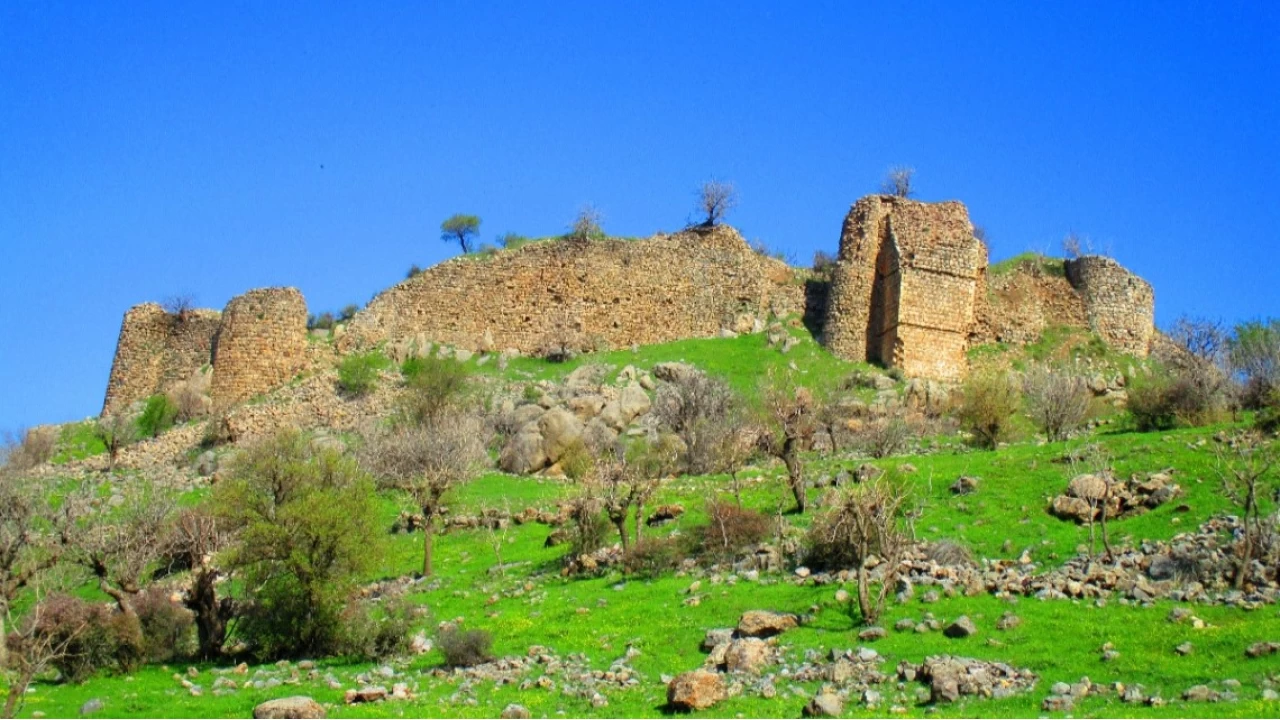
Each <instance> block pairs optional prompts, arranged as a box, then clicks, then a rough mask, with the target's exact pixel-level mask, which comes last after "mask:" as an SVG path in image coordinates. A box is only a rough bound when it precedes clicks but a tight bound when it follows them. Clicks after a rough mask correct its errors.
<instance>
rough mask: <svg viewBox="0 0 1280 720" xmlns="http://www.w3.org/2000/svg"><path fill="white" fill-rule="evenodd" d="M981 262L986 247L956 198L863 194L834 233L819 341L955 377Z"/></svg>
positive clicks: (854, 354) (855, 354)
mask: <svg viewBox="0 0 1280 720" xmlns="http://www.w3.org/2000/svg"><path fill="white" fill-rule="evenodd" d="M986 267H987V248H986V246H985V245H983V244H982V242H981V241H980V240H978V239H977V238H975V237H974V236H973V225H972V224H971V223H970V222H969V215H968V211H966V210H965V207H964V205H962V204H961V203H958V202H946V203H922V202H917V201H914V200H908V199H906V198H899V197H893V196H888V195H871V196H868V197H864V198H862V199H861V200H859V201H858V202H856V203H854V205H853V208H852V209H850V211H849V215H848V216H847V217H846V218H845V223H844V229H843V231H842V233H841V236H840V253H839V258H838V261H837V263H836V266H835V270H834V272H833V275H832V281H831V287H830V289H829V291H828V293H827V308H826V319H825V322H824V326H823V333H824V339H825V342H826V344H827V346H828V347H829V348H831V350H832V352H834V353H835V354H837V355H839V356H841V357H844V358H848V359H854V360H866V361H877V362H882V363H884V364H885V365H887V366H891V367H899V368H902V369H903V370H904V371H906V373H907V374H908V375H911V376H913V377H916V376H918V377H927V378H934V379H947V380H950V379H956V378H959V377H961V376H963V374H964V373H965V371H966V370H967V368H968V360H967V358H966V356H965V351H966V349H967V348H968V337H969V334H970V333H971V332H972V331H973V330H974V329H975V327H976V317H975V307H976V305H975V299H976V296H977V295H978V293H979V290H980V289H982V284H983V277H984V275H985V273H986Z"/></svg>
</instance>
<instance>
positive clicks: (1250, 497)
mask: <svg viewBox="0 0 1280 720" xmlns="http://www.w3.org/2000/svg"><path fill="white" fill-rule="evenodd" d="M1224 445H1226V446H1227V447H1226V448H1225V449H1223V448H1219V450H1218V451H1217V452H1218V458H1217V471H1218V476H1219V477H1220V478H1221V479H1222V487H1223V490H1224V491H1225V493H1226V495H1227V497H1229V498H1231V501H1232V502H1234V503H1235V504H1236V505H1237V506H1238V507H1239V508H1240V511H1241V515H1242V517H1241V523H1242V525H1243V528H1242V530H1243V532H1242V534H1241V535H1240V537H1239V540H1238V541H1237V542H1236V556H1237V570H1236V573H1235V577H1234V578H1233V584H1234V585H1235V587H1236V588H1240V587H1241V586H1243V585H1244V581H1245V578H1246V577H1247V576H1248V574H1249V569H1250V567H1251V566H1252V565H1253V562H1254V561H1255V560H1259V559H1261V558H1262V557H1263V556H1264V555H1265V554H1266V552H1267V550H1268V549H1271V548H1274V546H1275V544H1276V543H1277V538H1276V527H1275V519H1274V518H1273V517H1264V516H1263V513H1262V509H1261V503H1262V501H1263V500H1265V499H1270V501H1271V502H1272V503H1273V504H1274V503H1280V482H1278V481H1280V450H1277V448H1276V445H1275V443H1274V442H1270V441H1268V440H1266V439H1265V438H1263V437H1262V436H1261V435H1260V434H1258V433H1256V432H1250V433H1242V434H1239V435H1236V436H1235V437H1233V438H1232V439H1231V441H1230V442H1229V443H1224Z"/></svg>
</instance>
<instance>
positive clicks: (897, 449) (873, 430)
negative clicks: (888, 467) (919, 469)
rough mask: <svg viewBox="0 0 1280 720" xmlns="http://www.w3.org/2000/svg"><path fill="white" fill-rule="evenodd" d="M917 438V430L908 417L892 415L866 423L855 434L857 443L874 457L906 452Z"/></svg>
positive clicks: (859, 447)
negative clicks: (908, 420)
mask: <svg viewBox="0 0 1280 720" xmlns="http://www.w3.org/2000/svg"><path fill="white" fill-rule="evenodd" d="M915 438H916V431H915V429H914V428H913V427H912V426H911V423H909V422H907V420H906V418H903V417H901V416H898V415H892V416H890V417H882V418H876V419H874V420H871V421H869V422H867V423H865V424H864V425H863V426H862V428H861V429H859V430H858V432H857V433H856V434H855V444H856V446H857V447H858V449H859V450H861V451H862V452H864V453H866V454H867V455H870V456H871V457H873V458H886V457H890V456H892V455H900V454H902V453H904V452H906V450H907V448H909V447H910V446H911V443H912V441H914V440H915Z"/></svg>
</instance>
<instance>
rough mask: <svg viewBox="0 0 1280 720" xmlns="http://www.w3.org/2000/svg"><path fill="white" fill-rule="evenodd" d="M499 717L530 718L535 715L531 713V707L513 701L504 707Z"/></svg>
mask: <svg viewBox="0 0 1280 720" xmlns="http://www.w3.org/2000/svg"><path fill="white" fill-rule="evenodd" d="M498 717H500V718H502V720H529V718H531V717H533V715H531V714H530V713H529V708H526V707H525V706H523V705H519V704H517V703H511V704H510V705H508V706H506V707H504V708H502V714H501V715H499V716H498Z"/></svg>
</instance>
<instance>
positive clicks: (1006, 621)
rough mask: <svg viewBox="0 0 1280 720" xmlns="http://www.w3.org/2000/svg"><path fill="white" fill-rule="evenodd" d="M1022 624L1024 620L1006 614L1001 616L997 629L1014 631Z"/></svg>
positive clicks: (997, 622) (1011, 614)
mask: <svg viewBox="0 0 1280 720" xmlns="http://www.w3.org/2000/svg"><path fill="white" fill-rule="evenodd" d="M1021 624H1022V618H1020V617H1018V616H1017V615H1014V614H1013V613H1011V612H1005V614H1003V615H1001V616H1000V619H999V620H997V621H996V629H997V630H1012V629H1014V628H1016V627H1018V626H1019V625H1021Z"/></svg>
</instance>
